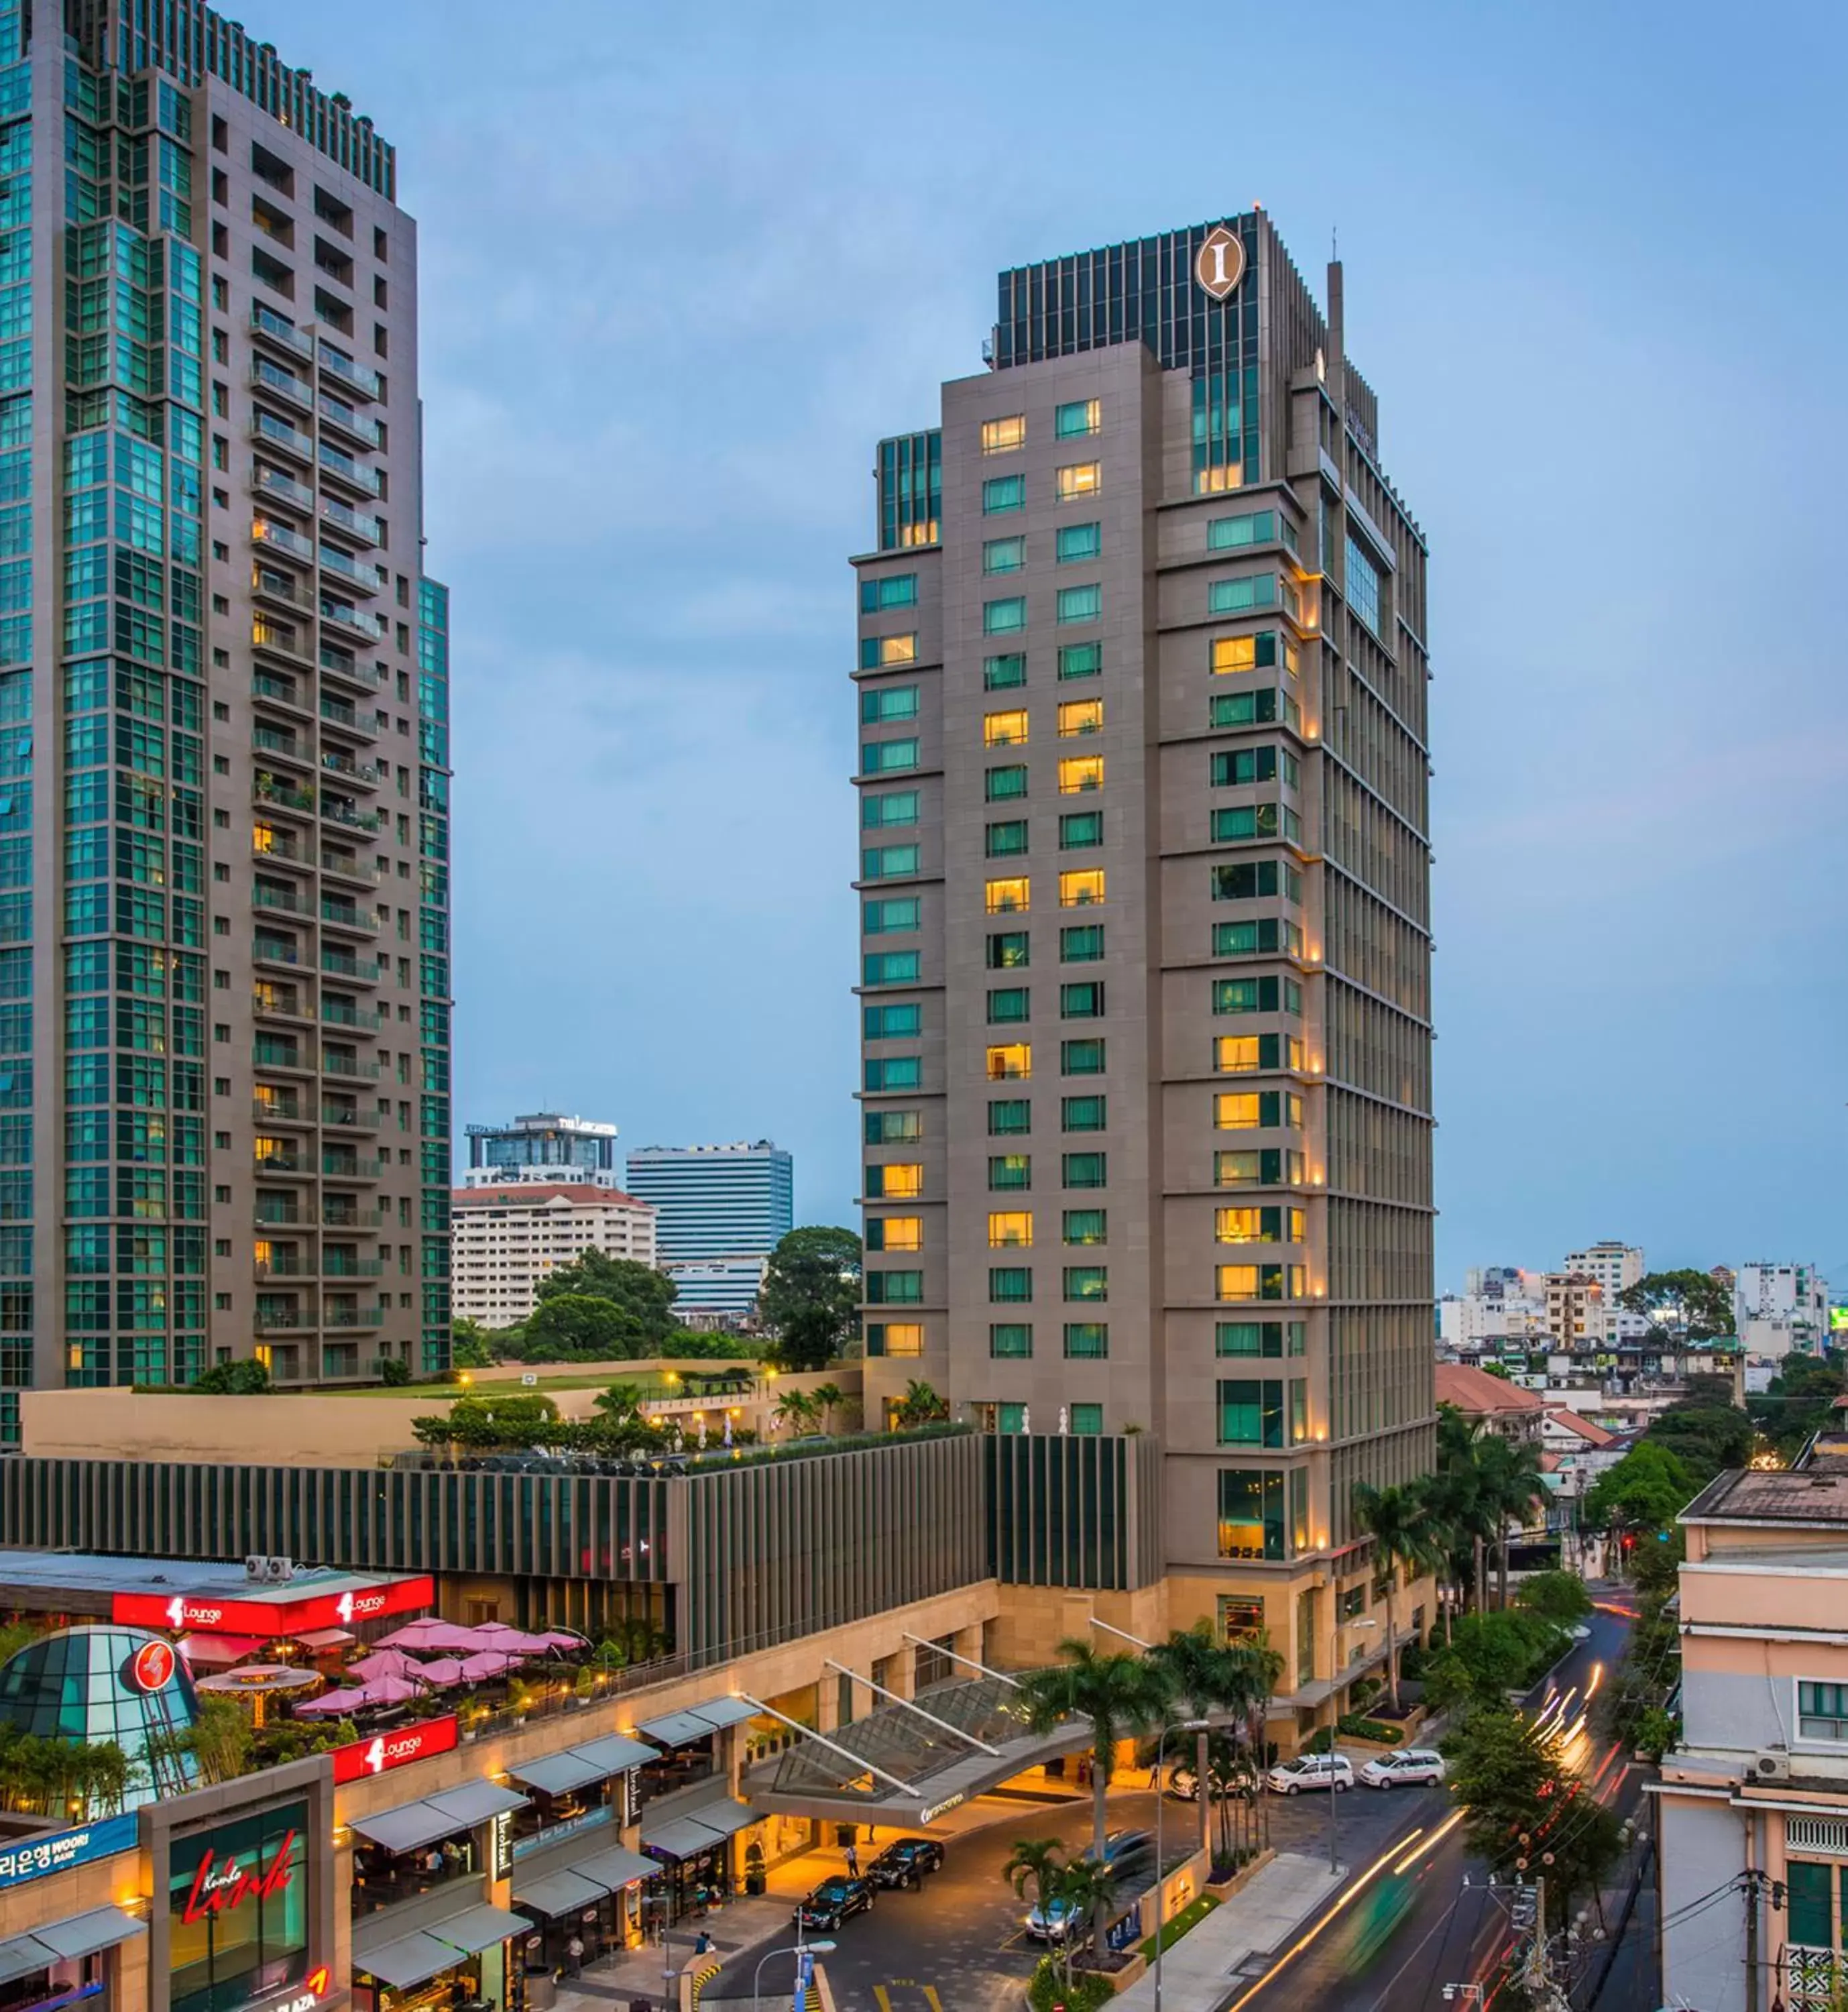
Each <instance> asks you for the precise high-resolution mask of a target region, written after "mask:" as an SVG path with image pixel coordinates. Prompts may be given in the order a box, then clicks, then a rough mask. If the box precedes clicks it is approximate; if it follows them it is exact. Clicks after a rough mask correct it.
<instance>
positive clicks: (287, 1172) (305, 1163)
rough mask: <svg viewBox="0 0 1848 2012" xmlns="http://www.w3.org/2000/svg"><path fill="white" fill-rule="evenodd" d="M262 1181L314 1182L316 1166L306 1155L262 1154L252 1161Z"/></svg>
mask: <svg viewBox="0 0 1848 2012" xmlns="http://www.w3.org/2000/svg"><path fill="white" fill-rule="evenodd" d="M252 1166H253V1167H254V1168H255V1170H256V1176H257V1179H259V1180H260V1181H312V1179H314V1177H315V1172H314V1166H313V1164H312V1161H310V1160H309V1158H308V1156H307V1155H306V1154H305V1153H301V1152H299V1151H294V1150H291V1151H288V1152H286V1153H279V1152H274V1151H270V1152H262V1153H259V1154H256V1155H255V1158H253V1160H252Z"/></svg>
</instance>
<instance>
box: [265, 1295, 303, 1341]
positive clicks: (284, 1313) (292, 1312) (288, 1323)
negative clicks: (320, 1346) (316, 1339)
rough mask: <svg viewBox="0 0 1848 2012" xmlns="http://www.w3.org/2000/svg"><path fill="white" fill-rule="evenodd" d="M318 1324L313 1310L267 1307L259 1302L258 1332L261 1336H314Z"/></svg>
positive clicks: (297, 1307)
mask: <svg viewBox="0 0 1848 2012" xmlns="http://www.w3.org/2000/svg"><path fill="white" fill-rule="evenodd" d="M315 1329H316V1320H315V1316H314V1313H313V1310H312V1308H310V1307H301V1306H284V1307H278V1306H266V1305H264V1304H263V1303H262V1300H259V1301H258V1302H257V1311H256V1330H257V1332H258V1333H259V1334H312V1333H313V1332H314V1331H315Z"/></svg>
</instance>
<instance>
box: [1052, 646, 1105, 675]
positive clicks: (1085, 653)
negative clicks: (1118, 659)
mask: <svg viewBox="0 0 1848 2012" xmlns="http://www.w3.org/2000/svg"><path fill="white" fill-rule="evenodd" d="M1103 669H1104V645H1103V644H1101V643H1062V644H1060V646H1059V676H1061V678H1094V677H1097V676H1099V675H1100V674H1101V672H1102V671H1103Z"/></svg>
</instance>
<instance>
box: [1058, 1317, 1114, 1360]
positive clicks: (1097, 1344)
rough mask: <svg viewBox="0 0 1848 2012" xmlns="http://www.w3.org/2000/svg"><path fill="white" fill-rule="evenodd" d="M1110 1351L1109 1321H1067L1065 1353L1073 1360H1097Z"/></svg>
mask: <svg viewBox="0 0 1848 2012" xmlns="http://www.w3.org/2000/svg"><path fill="white" fill-rule="evenodd" d="M1109 1353H1110V1323H1109V1322H1108V1321H1067V1322H1066V1323H1065V1354H1066V1355H1067V1356H1068V1357H1069V1358H1070V1359H1071V1360H1072V1361H1075V1362H1076V1361H1093V1362H1094V1361H1100V1360H1101V1358H1102V1357H1104V1356H1107V1355H1108V1354H1109Z"/></svg>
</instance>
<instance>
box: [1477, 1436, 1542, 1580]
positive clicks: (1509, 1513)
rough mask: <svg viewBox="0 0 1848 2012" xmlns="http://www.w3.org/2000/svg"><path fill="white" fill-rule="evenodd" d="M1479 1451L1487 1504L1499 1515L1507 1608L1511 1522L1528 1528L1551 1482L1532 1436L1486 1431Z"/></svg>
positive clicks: (1499, 1574)
mask: <svg viewBox="0 0 1848 2012" xmlns="http://www.w3.org/2000/svg"><path fill="white" fill-rule="evenodd" d="M1475 1469H1476V1474H1477V1477H1478V1482H1479V1486H1480V1488H1481V1490H1482V1501H1483V1504H1484V1506H1485V1507H1486V1509H1487V1510H1489V1511H1490V1512H1491V1513H1492V1514H1493V1517H1494V1518H1495V1543H1496V1580H1497V1593H1498V1594H1499V1596H1500V1600H1501V1604H1502V1605H1503V1606H1504V1607H1506V1606H1507V1604H1508V1525H1509V1523H1510V1521H1514V1520H1516V1519H1518V1521H1520V1522H1521V1524H1522V1527H1523V1528H1525V1525H1526V1521H1527V1518H1528V1515H1529V1512H1530V1511H1532V1508H1533V1506H1534V1504H1536V1502H1539V1501H1541V1500H1543V1499H1544V1497H1545V1496H1546V1493H1547V1485H1546V1483H1545V1482H1543V1481H1542V1480H1541V1479H1540V1450H1539V1447H1537V1446H1536V1445H1535V1444H1534V1443H1533V1442H1532V1440H1531V1439H1504V1438H1503V1437H1502V1436H1501V1435H1500V1433H1499V1432H1483V1433H1481V1434H1479V1436H1478V1437H1477V1439H1476V1440H1475Z"/></svg>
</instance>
